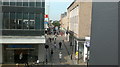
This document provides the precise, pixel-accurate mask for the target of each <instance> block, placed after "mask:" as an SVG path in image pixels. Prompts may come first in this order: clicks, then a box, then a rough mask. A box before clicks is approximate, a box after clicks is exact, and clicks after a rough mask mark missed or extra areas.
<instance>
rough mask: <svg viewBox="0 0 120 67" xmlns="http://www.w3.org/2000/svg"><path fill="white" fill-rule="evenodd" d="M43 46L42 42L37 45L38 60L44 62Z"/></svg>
mask: <svg viewBox="0 0 120 67" xmlns="http://www.w3.org/2000/svg"><path fill="white" fill-rule="evenodd" d="M45 53H46V52H45V46H44V44H40V45H39V46H38V60H39V61H40V62H44V60H45Z"/></svg>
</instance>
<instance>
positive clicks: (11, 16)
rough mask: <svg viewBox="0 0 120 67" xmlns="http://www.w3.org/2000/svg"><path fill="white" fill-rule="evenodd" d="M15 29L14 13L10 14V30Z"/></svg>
mask: <svg viewBox="0 0 120 67" xmlns="http://www.w3.org/2000/svg"><path fill="white" fill-rule="evenodd" d="M15 28H16V20H15V13H10V29H15Z"/></svg>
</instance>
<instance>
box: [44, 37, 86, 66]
mask: <svg viewBox="0 0 120 67" xmlns="http://www.w3.org/2000/svg"><path fill="white" fill-rule="evenodd" d="M53 37H54V35H47V36H46V38H47V43H46V44H48V45H49V50H48V53H47V54H48V55H49V56H48V57H47V59H48V64H52V65H85V63H82V62H80V61H79V64H78V63H77V60H75V58H74V55H73V59H72V60H71V56H70V54H71V53H70V51H71V49H70V43H69V42H68V41H66V40H65V36H60V35H58V37H57V39H56V43H57V48H54V40H52V42H49V38H53ZM63 40H64V42H63ZM59 42H62V49H61V50H60V49H59ZM51 49H53V56H51V54H50V51H51ZM60 52H62V55H63V56H62V59H61V62H60V60H59V53H60Z"/></svg>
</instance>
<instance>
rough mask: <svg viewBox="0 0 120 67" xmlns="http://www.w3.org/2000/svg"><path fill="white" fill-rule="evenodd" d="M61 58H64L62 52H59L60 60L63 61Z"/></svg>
mask: <svg viewBox="0 0 120 67" xmlns="http://www.w3.org/2000/svg"><path fill="white" fill-rule="evenodd" d="M61 60H62V52H60V53H59V61H60V63H61Z"/></svg>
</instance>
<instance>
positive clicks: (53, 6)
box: [46, 0, 73, 21]
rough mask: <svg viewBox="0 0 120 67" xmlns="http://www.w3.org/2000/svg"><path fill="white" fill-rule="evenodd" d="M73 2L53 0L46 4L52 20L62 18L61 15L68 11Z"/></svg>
mask: <svg viewBox="0 0 120 67" xmlns="http://www.w3.org/2000/svg"><path fill="white" fill-rule="evenodd" d="M72 2H73V0H71V1H69V2H53V1H49V3H47V4H46V14H49V17H50V20H53V21H54V20H60V15H61V14H62V13H64V12H66V11H67V7H69V5H70V4H71V3H72Z"/></svg>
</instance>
